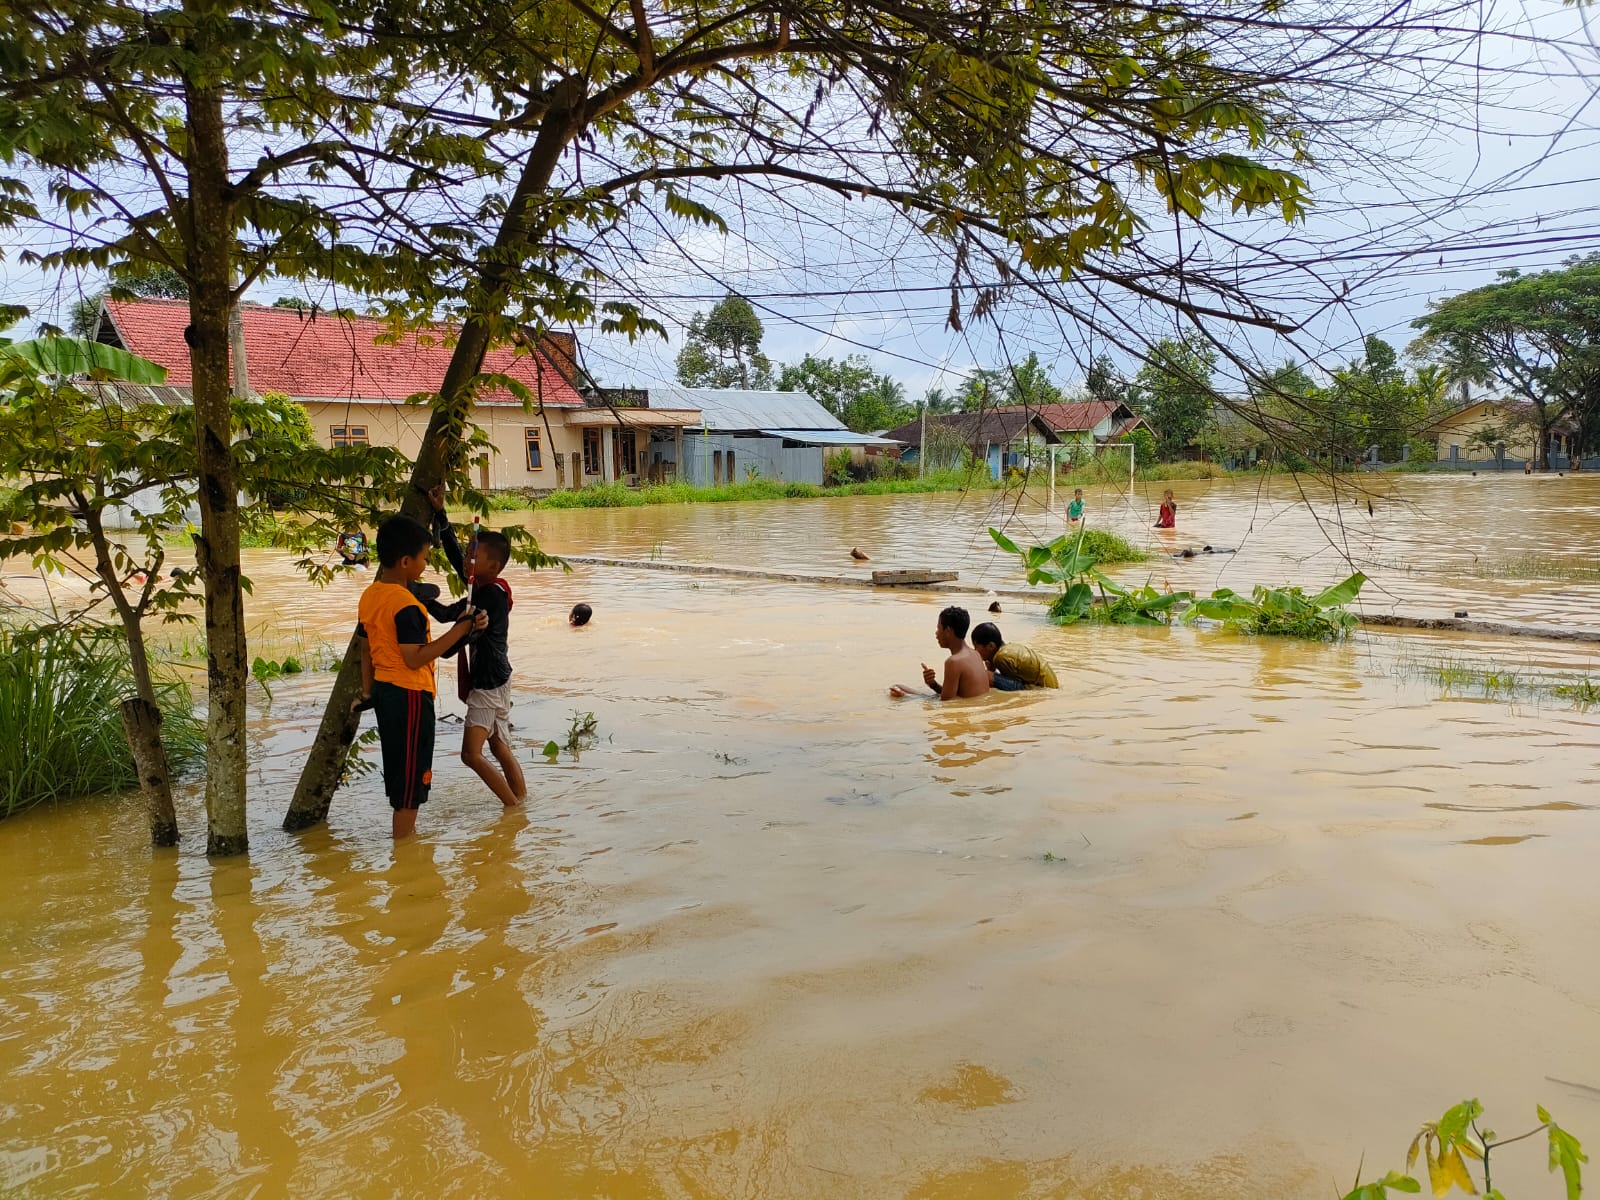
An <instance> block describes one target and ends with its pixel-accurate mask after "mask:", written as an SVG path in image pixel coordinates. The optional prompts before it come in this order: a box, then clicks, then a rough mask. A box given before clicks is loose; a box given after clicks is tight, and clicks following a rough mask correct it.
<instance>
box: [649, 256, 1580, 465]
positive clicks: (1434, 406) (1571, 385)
mask: <svg viewBox="0 0 1600 1200" xmlns="http://www.w3.org/2000/svg"><path fill="white" fill-rule="evenodd" d="M1412 327H1413V328H1414V329H1416V330H1417V331H1418V337H1417V338H1416V340H1415V341H1413V342H1412V343H1411V345H1410V346H1409V347H1407V353H1406V356H1407V358H1408V359H1409V360H1410V362H1409V364H1408V363H1406V362H1403V361H1402V359H1401V355H1400V353H1399V352H1398V351H1397V350H1396V349H1395V347H1394V346H1393V345H1392V344H1390V343H1389V342H1388V341H1386V340H1385V339H1383V338H1381V337H1376V336H1370V337H1368V338H1366V339H1365V341H1364V343H1363V345H1362V352H1361V354H1360V356H1359V357H1356V358H1352V359H1350V360H1349V361H1348V362H1345V363H1344V364H1342V365H1340V366H1335V367H1332V368H1331V369H1314V368H1313V367H1312V366H1311V365H1310V364H1306V363H1300V362H1295V361H1292V360H1291V361H1288V362H1284V363H1282V364H1280V365H1279V366H1277V367H1272V368H1261V369H1256V370H1249V371H1246V372H1245V373H1246V374H1247V376H1248V378H1249V380H1250V382H1249V383H1248V385H1247V387H1246V388H1245V389H1244V394H1243V395H1242V396H1240V395H1234V396H1232V397H1230V398H1228V400H1227V402H1224V397H1223V396H1222V394H1221V385H1220V384H1219V382H1218V380H1217V371H1218V363H1219V353H1218V350H1217V348H1216V346H1215V345H1213V344H1212V343H1211V342H1209V341H1207V340H1206V339H1205V338H1204V337H1203V336H1201V335H1200V334H1198V333H1195V334H1190V335H1188V336H1186V337H1183V338H1167V339H1163V340H1160V341H1157V342H1155V343H1154V344H1153V345H1151V346H1150V347H1149V349H1148V350H1147V352H1146V354H1145V356H1144V362H1143V364H1142V365H1141V366H1140V368H1139V370H1138V371H1137V372H1136V373H1135V374H1134V375H1133V377H1132V378H1131V379H1130V378H1127V377H1125V376H1124V375H1123V374H1122V373H1121V372H1120V371H1119V370H1118V368H1117V366H1116V364H1115V362H1114V361H1113V360H1112V359H1111V358H1110V357H1108V356H1106V355H1101V356H1100V357H1098V358H1096V359H1095V360H1094V361H1093V362H1092V363H1091V364H1090V366H1089V369H1088V371H1087V372H1086V373H1085V378H1084V381H1083V384H1082V386H1081V387H1080V388H1077V389H1074V391H1073V392H1072V393H1071V394H1069V393H1068V392H1067V391H1066V390H1065V389H1064V388H1063V387H1062V386H1061V385H1060V384H1059V383H1057V382H1056V381H1055V380H1054V379H1052V378H1051V375H1050V371H1049V370H1048V368H1046V367H1045V366H1044V364H1043V363H1041V362H1040V360H1039V356H1038V354H1036V353H1030V354H1029V355H1028V356H1027V357H1026V358H1024V359H1022V360H1021V361H1020V362H1017V363H1015V364H1013V365H1011V366H1007V367H1000V368H980V369H978V370H975V371H972V372H971V373H970V374H968V375H967V376H966V377H965V379H964V380H963V381H962V383H961V385H960V386H959V387H958V388H955V389H953V390H947V389H945V388H942V387H934V388H930V389H929V390H928V391H927V392H926V393H925V394H924V395H923V397H922V400H921V402H920V404H919V403H918V402H915V401H912V400H910V399H908V398H907V396H906V393H905V388H904V386H903V385H902V384H900V383H899V382H897V381H896V380H895V379H893V378H892V377H890V376H889V375H887V374H883V373H880V372H877V371H875V370H873V368H872V366H871V364H870V362H869V361H868V359H867V358H866V356H865V355H861V354H852V355H850V356H848V357H846V358H826V357H823V356H820V355H815V354H807V355H805V356H804V357H803V358H802V359H801V360H800V361H799V362H797V363H783V364H774V363H772V362H771V361H770V360H769V359H768V358H767V357H766V356H765V355H764V354H762V353H761V339H762V335H763V328H762V324H761V321H760V319H759V318H758V317H757V316H756V314H755V310H754V309H753V308H752V307H751V305H750V303H749V302H748V301H746V300H744V299H742V298H741V297H738V296H733V295H730V296H728V297H727V298H726V299H724V300H722V301H721V302H719V303H718V304H717V305H716V306H714V307H713V308H712V309H711V311H710V312H709V313H706V314H696V315H695V317H694V319H693V320H692V321H691V322H690V325H689V330H688V336H687V339H686V341H685V344H684V347H683V349H682V351H681V352H680V353H679V355H678V363H677V366H678V379H679V382H681V383H684V384H686V385H688V386H694V387H747V388H776V389H778V390H780V391H803V392H807V393H809V394H810V395H811V396H813V397H814V398H815V399H816V400H818V401H819V402H821V403H822V405H823V406H824V407H825V408H827V409H828V411H830V412H832V413H834V414H835V415H836V416H838V417H839V418H840V419H841V420H842V421H844V423H845V424H846V425H847V426H849V427H850V428H851V429H855V430H871V429H887V428H891V427H893V426H895V425H899V424H903V423H905V422H907V421H910V420H913V419H914V418H915V417H916V416H917V414H918V413H919V411H921V409H922V407H924V406H925V407H926V408H927V411H928V412H929V413H930V414H934V415H938V414H942V413H956V412H972V411H976V410H978V409H983V408H993V407H998V406H1003V405H1027V406H1029V407H1037V406H1039V405H1043V404H1054V403H1059V402H1061V401H1064V400H1103V401H1108V402H1111V403H1125V404H1127V405H1128V406H1129V407H1130V408H1131V409H1133V410H1134V411H1135V412H1137V413H1138V414H1140V415H1141V416H1143V417H1144V419H1145V421H1146V422H1147V423H1148V424H1149V425H1150V427H1151V429H1152V430H1153V431H1154V442H1153V446H1151V447H1149V448H1143V447H1142V448H1141V457H1144V458H1152V459H1160V460H1166V461H1173V460H1177V459H1182V458H1187V457H1194V456H1196V455H1207V456H1210V457H1213V458H1229V457H1243V456H1245V455H1246V454H1248V453H1249V452H1250V451H1251V450H1262V451H1270V452H1271V453H1274V454H1276V455H1277V456H1279V457H1280V458H1283V459H1286V460H1288V461H1290V462H1295V461H1300V462H1305V463H1318V464H1322V465H1327V466H1338V465H1342V464H1345V463H1350V462H1355V461H1357V460H1359V459H1361V458H1364V457H1366V456H1367V455H1368V454H1369V453H1370V452H1371V450H1372V448H1373V447H1377V455H1378V458H1379V460H1380V461H1383V462H1397V461H1400V460H1401V459H1403V458H1406V457H1408V456H1409V457H1410V458H1413V459H1418V460H1422V459H1428V458H1431V457H1432V456H1433V453H1434V446H1433V442H1432V441H1431V440H1430V439H1428V438H1427V437H1426V436H1425V433H1426V431H1427V429H1428V428H1429V427H1430V426H1431V425H1432V424H1433V423H1434V422H1435V421H1437V420H1438V419H1439V417H1441V416H1442V415H1444V414H1446V413H1448V412H1450V411H1451V410H1453V409H1455V408H1457V407H1460V406H1461V405H1462V403H1463V402H1464V401H1465V399H1466V398H1467V396H1468V395H1469V394H1470V389H1471V388H1472V387H1474V386H1476V387H1480V388H1487V389H1490V391H1489V394H1490V395H1492V396H1494V397H1495V398H1497V399H1501V400H1508V401H1511V402H1513V403H1512V404H1511V405H1508V406H1507V408H1506V410H1505V416H1504V418H1503V419H1502V420H1501V421H1499V422H1491V423H1489V424H1488V425H1486V426H1485V427H1484V429H1483V430H1482V431H1481V435H1480V436H1479V438H1478V440H1479V441H1480V442H1482V444H1483V445H1485V446H1488V445H1490V444H1492V443H1494V442H1503V441H1506V440H1509V439H1511V438H1513V437H1515V436H1516V434H1517V433H1518V432H1519V426H1526V427H1527V428H1528V429H1529V430H1530V431H1531V432H1532V434H1533V435H1534V436H1533V440H1534V443H1535V446H1536V454H1537V458H1538V462H1539V465H1540V466H1541V467H1548V465H1549V452H1550V439H1551V434H1552V431H1553V430H1554V428H1555V427H1556V426H1557V425H1558V424H1559V423H1561V422H1563V421H1567V422H1570V424H1571V425H1572V426H1573V428H1574V430H1575V433H1574V441H1575V443H1576V445H1577V447H1578V449H1579V450H1580V451H1585V452H1587V451H1592V450H1594V449H1596V448H1600V254H1591V255H1588V256H1586V257H1582V258H1572V259H1569V260H1568V261H1567V262H1566V263H1565V264H1564V265H1563V266H1561V267H1559V268H1555V269H1552V270H1548V271H1541V272H1538V273H1535V274H1528V275H1524V274H1521V273H1520V272H1517V271H1514V270H1511V271H1504V272H1502V273H1501V274H1500V277H1499V279H1498V280H1497V281H1496V282H1495V283H1492V284H1488V285H1486V286H1484V287H1480V288H1475V289H1472V290H1471V291H1467V292H1463V293H1461V294H1459V295H1455V296H1450V297H1448V298H1446V299H1443V300H1436V301H1434V302H1432V303H1431V304H1430V305H1429V309H1428V312H1427V314H1426V315H1424V316H1422V317H1419V318H1417V319H1416V320H1415V321H1413V322H1412ZM1318 376H1320V379H1319V378H1318Z"/></svg>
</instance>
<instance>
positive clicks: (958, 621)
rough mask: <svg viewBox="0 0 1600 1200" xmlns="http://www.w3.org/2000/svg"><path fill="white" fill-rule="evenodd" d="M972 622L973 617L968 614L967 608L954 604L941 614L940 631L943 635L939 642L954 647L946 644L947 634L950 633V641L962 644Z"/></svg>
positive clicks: (948, 647) (950, 647) (949, 647)
mask: <svg viewBox="0 0 1600 1200" xmlns="http://www.w3.org/2000/svg"><path fill="white" fill-rule="evenodd" d="M971 624H972V618H971V617H969V616H968V615H967V610H966V609H964V608H962V607H961V606H960V605H958V604H952V605H951V606H950V607H949V608H947V609H945V610H944V611H943V612H942V613H940V614H939V626H938V632H939V633H940V635H941V636H940V638H939V644H940V645H941V646H945V648H946V649H952V648H953V646H948V645H946V641H945V635H948V637H949V640H950V642H952V643H954V644H955V645H960V644H961V642H962V641H964V640H965V639H966V636H967V628H968V626H970V625H971Z"/></svg>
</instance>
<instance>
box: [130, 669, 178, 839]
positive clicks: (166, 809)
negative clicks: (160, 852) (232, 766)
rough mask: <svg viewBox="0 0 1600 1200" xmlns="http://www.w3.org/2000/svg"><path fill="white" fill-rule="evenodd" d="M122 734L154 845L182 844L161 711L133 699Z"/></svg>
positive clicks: (148, 703)
mask: <svg viewBox="0 0 1600 1200" xmlns="http://www.w3.org/2000/svg"><path fill="white" fill-rule="evenodd" d="M122 730H123V732H124V733H125V734H126V735H127V737H128V749H130V750H132V751H133V766H134V770H136V771H137V772H138V773H139V790H140V792H141V793H142V794H143V796H144V805H145V811H146V812H147V813H148V814H149V817H150V844H151V845H153V846H176V845H177V844H178V816H177V813H176V812H175V811H174V809H173V807H172V771H171V768H170V767H168V765H167V748H166V747H165V746H163V745H162V744H161V710H160V709H159V708H158V707H156V706H155V705H154V704H152V703H150V702H149V701H148V700H142V699H140V698H139V697H137V696H129V697H128V698H127V699H126V700H124V701H123V702H122Z"/></svg>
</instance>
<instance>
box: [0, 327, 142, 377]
mask: <svg viewBox="0 0 1600 1200" xmlns="http://www.w3.org/2000/svg"><path fill="white" fill-rule="evenodd" d="M0 358H9V359H12V360H14V361H16V362H19V363H22V364H24V365H25V366H27V367H30V368H32V369H33V370H34V371H36V372H38V373H39V374H41V375H58V376H72V375H93V376H95V377H97V378H102V379H123V380H127V381H128V382H129V383H144V384H158V383H165V382H166V381H167V369H166V368H165V367H163V366H161V365H159V364H158V363H153V362H151V361H150V360H149V359H148V358H140V357H139V356H138V355H137V354H129V353H128V352H127V351H126V350H119V349H117V348H116V347H115V346H107V345H105V344H104V343H103V342H91V341H88V340H87V339H85V338H69V337H49V338H34V339H33V340H31V341H26V342H12V343H11V344H10V345H9V346H0Z"/></svg>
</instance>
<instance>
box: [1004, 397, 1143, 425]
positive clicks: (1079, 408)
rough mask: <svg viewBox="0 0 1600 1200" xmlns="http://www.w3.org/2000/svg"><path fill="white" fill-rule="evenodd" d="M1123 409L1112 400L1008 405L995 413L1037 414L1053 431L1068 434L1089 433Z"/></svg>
mask: <svg viewBox="0 0 1600 1200" xmlns="http://www.w3.org/2000/svg"><path fill="white" fill-rule="evenodd" d="M1122 407H1123V406H1122V405H1121V404H1115V403H1113V402H1112V401H1110V400H1079V401H1074V402H1073V403H1070V404H1034V405H1031V406H1024V405H1020V404H1007V405H1001V406H999V407H997V408H995V409H994V410H993V411H994V412H1003V413H1020V412H1035V413H1038V414H1039V417H1040V418H1041V419H1042V420H1043V421H1044V423H1045V424H1046V425H1048V426H1050V428H1051V429H1054V430H1057V431H1065V432H1067V433H1087V432H1089V431H1090V430H1091V429H1093V428H1094V427H1095V426H1096V425H1098V424H1100V422H1101V421H1104V420H1105V419H1106V418H1107V417H1109V416H1111V415H1112V414H1113V413H1115V412H1116V411H1117V410H1118V409H1120V408H1122Z"/></svg>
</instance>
